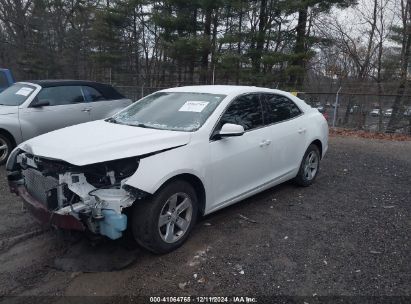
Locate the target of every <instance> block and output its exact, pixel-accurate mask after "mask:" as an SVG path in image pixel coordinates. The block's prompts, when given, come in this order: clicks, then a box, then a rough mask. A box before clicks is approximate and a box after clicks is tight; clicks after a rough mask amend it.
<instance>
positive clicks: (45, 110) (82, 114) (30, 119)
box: [19, 86, 90, 140]
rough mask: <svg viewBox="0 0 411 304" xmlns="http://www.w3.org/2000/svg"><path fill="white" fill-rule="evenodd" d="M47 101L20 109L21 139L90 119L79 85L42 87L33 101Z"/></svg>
mask: <svg viewBox="0 0 411 304" xmlns="http://www.w3.org/2000/svg"><path fill="white" fill-rule="evenodd" d="M44 101H45V102H48V103H49V105H48V106H44V107H38V108H37V107H32V106H29V107H27V108H22V109H20V112H19V118H20V124H21V131H22V135H23V140H27V139H29V138H32V137H34V136H37V135H40V134H43V133H47V132H50V131H53V130H56V129H60V128H64V127H67V126H72V125H76V124H80V123H84V122H88V121H90V111H89V110H88V108H87V104H86V103H85V100H84V96H83V93H82V90H81V86H56V87H47V88H42V89H41V90H40V92H39V93H38V95H37V96H36V98H35V99H34V101H33V102H32V104H31V105H33V103H36V102H44Z"/></svg>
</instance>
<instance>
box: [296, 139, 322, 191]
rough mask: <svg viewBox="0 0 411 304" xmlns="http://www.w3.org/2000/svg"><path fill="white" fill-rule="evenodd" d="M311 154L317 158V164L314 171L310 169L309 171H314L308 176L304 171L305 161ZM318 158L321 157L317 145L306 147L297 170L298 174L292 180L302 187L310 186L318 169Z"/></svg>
mask: <svg viewBox="0 0 411 304" xmlns="http://www.w3.org/2000/svg"><path fill="white" fill-rule="evenodd" d="M312 154H314V155H315V157H316V159H317V166H316V170H315V172H314V171H311V173H313V172H314V174H312V176H311V178H310V176H309V174H307V173H308V172H307V171H306V165H307V161H308V160H307V158H309V157H310V156H311V155H312ZM320 159H321V156H320V151H319V149H318V147H317V146H316V145H314V144H311V145H309V146H308V148H307V151H305V154H304V157H303V159H302V161H301V164H300V169H299V170H298V174H297V176H296V177H295V178H294V182H295V183H296V184H297V185H299V186H302V187H308V186H310V185H311V184H312V183H313V182H314V180H315V178H316V177H317V175H318V172H319V171H320ZM313 166H314V165H313ZM307 175H308V176H307Z"/></svg>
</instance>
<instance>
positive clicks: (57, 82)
mask: <svg viewBox="0 0 411 304" xmlns="http://www.w3.org/2000/svg"><path fill="white" fill-rule="evenodd" d="M23 82H28V83H35V84H38V85H39V86H41V87H43V88H47V87H56V86H72V85H91V86H94V85H107V84H103V83H101V82H95V81H89V80H72V79H44V80H28V81H23Z"/></svg>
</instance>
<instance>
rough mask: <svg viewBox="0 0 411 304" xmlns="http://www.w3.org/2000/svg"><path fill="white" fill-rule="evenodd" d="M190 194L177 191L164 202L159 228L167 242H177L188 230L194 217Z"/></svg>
mask: <svg viewBox="0 0 411 304" xmlns="http://www.w3.org/2000/svg"><path fill="white" fill-rule="evenodd" d="M192 204H193V203H192V201H191V199H190V197H189V196H188V194H186V193H183V192H179V193H175V194H173V195H172V196H170V198H168V200H167V201H166V203H165V204H164V206H163V208H162V210H161V212H160V217H159V220H158V230H159V233H160V236H161V238H162V239H163V241H165V242H166V243H175V242H177V241H178V240H179V239H181V238H182V237H183V235H184V234H185V233H186V232H187V231H188V229H189V227H190V224H191V220H192V217H193V205H192Z"/></svg>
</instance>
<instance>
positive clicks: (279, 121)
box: [262, 93, 307, 179]
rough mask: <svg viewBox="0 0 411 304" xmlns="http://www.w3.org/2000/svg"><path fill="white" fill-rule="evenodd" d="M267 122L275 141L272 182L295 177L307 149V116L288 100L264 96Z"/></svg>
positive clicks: (283, 97)
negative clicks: (292, 175) (289, 176)
mask: <svg viewBox="0 0 411 304" xmlns="http://www.w3.org/2000/svg"><path fill="white" fill-rule="evenodd" d="M262 102H263V108H264V122H265V124H266V125H267V128H268V130H269V132H270V137H271V140H272V143H273V144H272V147H271V149H272V152H271V153H272V156H273V161H272V162H271V166H272V168H271V172H272V179H280V178H282V177H286V176H288V175H289V174H294V173H295V172H296V170H298V168H299V166H300V162H301V160H302V157H303V155H304V153H305V147H306V141H307V139H306V127H305V116H304V115H303V112H302V110H301V109H299V108H298V106H297V105H296V104H295V103H294V102H293V101H292V100H291V99H289V98H287V97H285V96H282V95H277V94H269V93H264V94H262Z"/></svg>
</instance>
